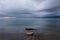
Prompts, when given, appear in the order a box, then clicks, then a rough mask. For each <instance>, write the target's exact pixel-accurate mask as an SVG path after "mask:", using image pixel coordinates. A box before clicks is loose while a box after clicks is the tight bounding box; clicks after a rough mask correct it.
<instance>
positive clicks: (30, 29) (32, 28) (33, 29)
mask: <svg viewBox="0 0 60 40" xmlns="http://www.w3.org/2000/svg"><path fill="white" fill-rule="evenodd" d="M25 30H35V29H34V28H25Z"/></svg>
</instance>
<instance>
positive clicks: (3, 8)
mask: <svg viewBox="0 0 60 40" xmlns="http://www.w3.org/2000/svg"><path fill="white" fill-rule="evenodd" d="M59 6H60V0H0V14H4V15H7V14H8V13H10V15H12V14H13V15H15V14H14V13H13V12H12V11H13V10H15V12H17V13H16V14H17V15H18V14H21V13H22V12H21V10H22V11H23V14H22V15H24V13H30V14H28V15H29V16H30V15H33V16H44V15H48V14H52V13H55V11H56V12H57V13H59V11H60V10H59V9H60V8H59V9H56V10H54V11H53V12H51V11H50V10H52V8H54V9H55V7H59ZM25 9H26V12H25V11H24V10H25ZM17 10H19V11H20V12H19V13H18V11H17ZM28 10H29V12H27V11H28ZM41 10H42V11H41ZM48 10H49V11H48ZM38 11H39V12H38Z"/></svg>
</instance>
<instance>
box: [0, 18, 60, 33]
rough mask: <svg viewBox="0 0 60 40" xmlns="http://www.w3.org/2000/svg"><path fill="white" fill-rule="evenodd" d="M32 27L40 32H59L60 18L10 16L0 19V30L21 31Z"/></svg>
mask: <svg viewBox="0 0 60 40" xmlns="http://www.w3.org/2000/svg"><path fill="white" fill-rule="evenodd" d="M27 27H32V28H36V29H38V30H40V31H41V32H54V33H60V19H57V18H13V19H12V18H10V19H3V18H2V19H0V32H23V31H24V29H25V28H27Z"/></svg>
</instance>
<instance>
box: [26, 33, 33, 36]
mask: <svg viewBox="0 0 60 40" xmlns="http://www.w3.org/2000/svg"><path fill="white" fill-rule="evenodd" d="M25 34H26V35H27V36H32V35H33V32H25Z"/></svg>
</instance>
